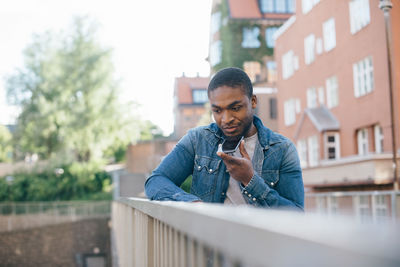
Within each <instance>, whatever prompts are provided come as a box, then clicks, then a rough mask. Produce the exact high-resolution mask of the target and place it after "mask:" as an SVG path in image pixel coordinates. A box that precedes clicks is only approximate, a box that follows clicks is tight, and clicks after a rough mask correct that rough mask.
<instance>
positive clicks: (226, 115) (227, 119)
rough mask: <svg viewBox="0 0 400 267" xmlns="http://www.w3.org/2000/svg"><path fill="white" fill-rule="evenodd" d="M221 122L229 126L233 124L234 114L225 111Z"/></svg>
mask: <svg viewBox="0 0 400 267" xmlns="http://www.w3.org/2000/svg"><path fill="white" fill-rule="evenodd" d="M221 120H222V123H223V124H229V123H231V122H232V121H233V116H232V114H231V113H230V112H229V110H225V111H224V112H223V113H222V118H221Z"/></svg>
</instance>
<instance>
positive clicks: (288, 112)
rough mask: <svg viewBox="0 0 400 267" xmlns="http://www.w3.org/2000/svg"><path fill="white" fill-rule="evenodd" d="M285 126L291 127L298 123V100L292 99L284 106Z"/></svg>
mask: <svg viewBox="0 0 400 267" xmlns="http://www.w3.org/2000/svg"><path fill="white" fill-rule="evenodd" d="M283 109H284V120H285V125H286V126H289V125H292V124H294V123H295V122H296V99H294V98H291V99H289V100H287V101H285V103H284V104H283Z"/></svg>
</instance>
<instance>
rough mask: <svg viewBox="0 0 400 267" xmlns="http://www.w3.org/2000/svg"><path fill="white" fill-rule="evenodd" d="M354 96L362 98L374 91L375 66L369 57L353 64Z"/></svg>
mask: <svg viewBox="0 0 400 267" xmlns="http://www.w3.org/2000/svg"><path fill="white" fill-rule="evenodd" d="M353 84H354V96H355V97H361V96H363V95H366V94H369V93H371V92H372V91H373V90H374V65H373V62H372V57H371V56H368V57H365V58H363V59H362V60H360V61H358V62H356V63H354V64H353Z"/></svg>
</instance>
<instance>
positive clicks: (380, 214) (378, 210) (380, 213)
mask: <svg viewBox="0 0 400 267" xmlns="http://www.w3.org/2000/svg"><path fill="white" fill-rule="evenodd" d="M372 215H373V218H374V220H375V221H376V222H382V221H386V220H387V219H388V218H389V212H388V205H387V200H386V196H385V195H375V196H373V197H372Z"/></svg>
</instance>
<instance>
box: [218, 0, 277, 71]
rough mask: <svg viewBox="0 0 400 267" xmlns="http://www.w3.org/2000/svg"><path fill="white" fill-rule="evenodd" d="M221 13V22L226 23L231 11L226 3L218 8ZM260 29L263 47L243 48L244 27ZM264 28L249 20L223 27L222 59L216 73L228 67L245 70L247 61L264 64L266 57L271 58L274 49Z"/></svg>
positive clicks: (221, 32)
mask: <svg viewBox="0 0 400 267" xmlns="http://www.w3.org/2000/svg"><path fill="white" fill-rule="evenodd" d="M217 9H218V10H219V11H220V12H221V20H222V21H224V20H226V19H228V18H229V11H228V7H227V3H226V2H224V1H223V2H222V3H221V4H220V5H219V6H218V8H217ZM254 26H257V27H260V35H259V36H258V40H259V41H260V43H261V45H260V47H258V48H243V47H242V34H243V28H244V27H254ZM263 29H264V28H263V27H262V26H261V25H260V23H257V22H253V21H249V20H229V21H228V22H227V23H225V24H222V25H221V29H220V39H221V40H222V59H221V62H220V63H218V64H217V65H215V66H213V70H214V71H218V70H220V69H223V68H226V67H238V68H243V63H244V62H245V61H257V62H260V63H261V64H263V60H262V58H263V57H264V56H271V55H272V54H273V52H274V51H273V48H269V47H267V44H266V40H265V36H264V31H263Z"/></svg>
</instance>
